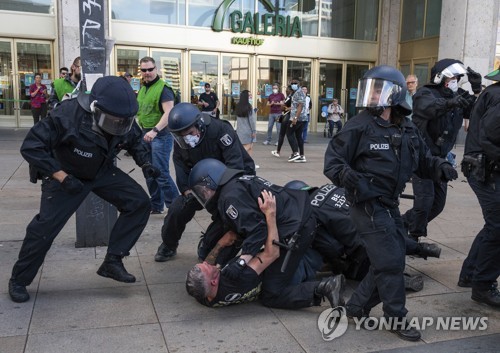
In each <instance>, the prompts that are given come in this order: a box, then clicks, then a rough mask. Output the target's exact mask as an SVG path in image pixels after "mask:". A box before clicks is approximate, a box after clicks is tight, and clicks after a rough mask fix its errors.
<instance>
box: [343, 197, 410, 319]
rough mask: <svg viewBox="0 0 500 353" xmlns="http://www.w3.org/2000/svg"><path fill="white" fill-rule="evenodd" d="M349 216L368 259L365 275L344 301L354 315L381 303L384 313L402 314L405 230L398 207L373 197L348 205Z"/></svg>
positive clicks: (389, 315) (390, 314) (403, 314)
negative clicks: (385, 203)
mask: <svg viewBox="0 0 500 353" xmlns="http://www.w3.org/2000/svg"><path fill="white" fill-rule="evenodd" d="M351 217H352V219H353V221H354V224H355V226H356V229H357V231H358V234H359V236H360V238H361V241H362V243H363V245H364V247H365V250H366V253H367V255H368V258H369V260H370V268H369V270H368V274H367V275H366V276H365V277H364V278H363V280H362V281H361V282H360V283H359V285H358V288H356V290H355V292H354V293H353V295H352V296H351V299H350V300H349V302H348V303H347V306H348V307H349V309H350V310H352V312H354V313H355V314H357V315H358V314H359V315H360V314H362V313H363V312H364V313H368V312H369V311H370V310H371V309H372V308H373V307H374V306H376V305H377V304H379V303H380V302H382V310H383V311H384V315H385V316H388V317H405V316H406V314H407V312H408V310H406V308H405V303H406V297H405V285H404V276H403V271H404V268H405V252H406V250H405V248H406V244H405V234H404V233H405V231H404V226H403V221H402V219H401V215H400V213H399V209H397V208H386V207H384V206H382V205H381V204H380V203H379V202H378V201H376V200H369V201H366V202H362V203H359V204H355V205H353V206H352V207H351Z"/></svg>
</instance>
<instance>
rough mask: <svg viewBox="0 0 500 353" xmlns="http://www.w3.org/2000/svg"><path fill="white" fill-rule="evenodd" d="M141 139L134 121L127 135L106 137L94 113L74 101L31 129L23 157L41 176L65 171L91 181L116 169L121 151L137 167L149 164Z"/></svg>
mask: <svg viewBox="0 0 500 353" xmlns="http://www.w3.org/2000/svg"><path fill="white" fill-rule="evenodd" d="M141 136H142V133H141V129H140V128H139V126H138V125H137V124H136V123H135V122H134V125H132V129H131V130H130V131H129V132H128V133H127V134H126V135H124V136H112V135H108V134H104V133H103V132H102V131H101V130H100V129H99V128H98V127H97V126H95V124H94V118H93V116H92V113H90V112H87V111H86V110H85V109H84V108H82V106H80V104H79V103H78V99H77V98H73V99H67V100H64V101H62V102H61V103H60V104H58V105H57V107H56V108H54V110H53V111H52V113H51V115H50V116H49V117H47V118H46V119H43V120H41V121H40V122H39V123H37V124H36V125H34V126H33V127H32V128H31V129H30V131H29V132H28V134H27V135H26V138H25V139H24V142H23V144H22V146H21V154H22V155H23V157H24V159H26V161H28V163H29V164H30V167H32V168H34V169H36V170H37V171H38V173H39V177H41V176H46V177H51V176H52V174H54V173H55V172H57V171H59V170H64V171H65V172H66V173H68V174H72V175H74V176H75V177H77V178H79V179H85V180H92V179H94V178H95V177H96V176H97V175H98V173H99V171H100V170H102V169H104V168H109V167H111V166H113V161H114V158H115V156H116V154H117V153H118V152H119V151H120V149H127V150H128V151H129V152H130V153H131V154H132V155H133V157H134V160H135V162H136V163H137V164H138V165H141V166H142V165H143V164H144V163H146V162H148V161H150V157H149V154H148V153H147V151H146V149H145V147H144V145H143V144H142V143H141ZM35 182H36V181H35Z"/></svg>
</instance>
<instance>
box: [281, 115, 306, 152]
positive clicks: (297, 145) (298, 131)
mask: <svg viewBox="0 0 500 353" xmlns="http://www.w3.org/2000/svg"><path fill="white" fill-rule="evenodd" d="M282 126H283V124H282ZM303 129H304V122H303V121H297V122H296V123H295V125H291V124H288V128H287V131H286V138H287V139H288V143H289V144H290V147H291V148H292V152H293V153H297V152H299V154H300V155H301V156H303V155H304V140H302V130H303Z"/></svg>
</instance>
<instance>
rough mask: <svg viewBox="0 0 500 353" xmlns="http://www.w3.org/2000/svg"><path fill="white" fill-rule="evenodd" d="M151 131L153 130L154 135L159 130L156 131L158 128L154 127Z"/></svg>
mask: <svg viewBox="0 0 500 353" xmlns="http://www.w3.org/2000/svg"><path fill="white" fill-rule="evenodd" d="M152 130H153V131H154V132H156V133H159V132H160V130H158V128H157V127H156V126H155V127H154V128H153V129H152Z"/></svg>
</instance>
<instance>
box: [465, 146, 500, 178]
mask: <svg viewBox="0 0 500 353" xmlns="http://www.w3.org/2000/svg"><path fill="white" fill-rule="evenodd" d="M462 173H463V174H464V176H465V177H466V178H468V177H470V176H474V177H475V178H476V179H477V180H478V181H480V182H482V183H484V182H486V181H487V180H488V179H489V178H490V177H491V175H492V174H493V173H500V166H499V165H498V164H497V163H495V162H492V161H488V160H487V159H486V156H485V155H484V154H482V153H478V154H475V155H465V156H464V159H463V160H462Z"/></svg>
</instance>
